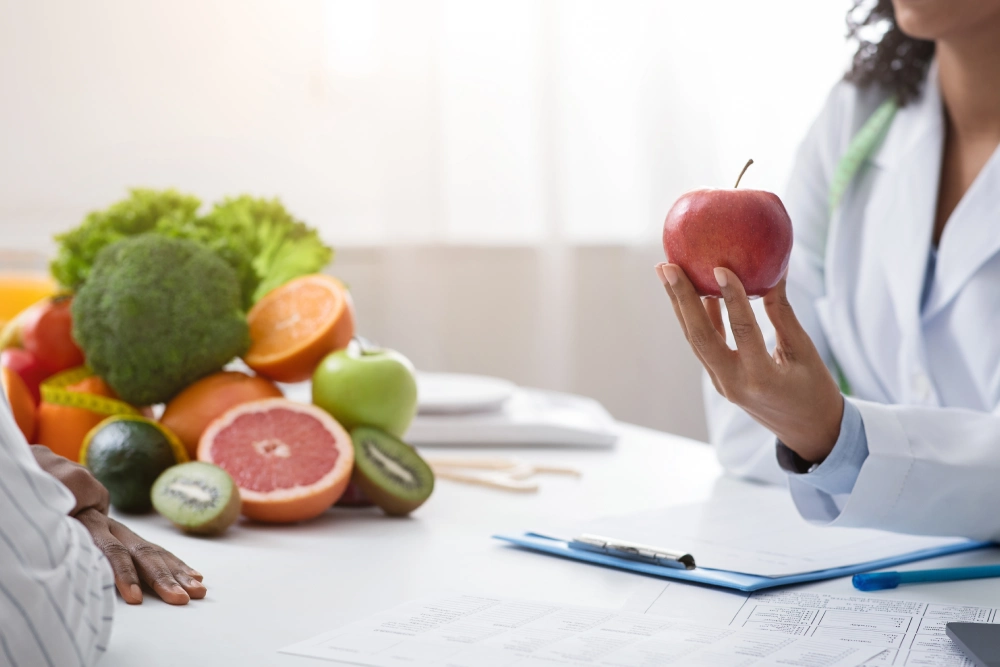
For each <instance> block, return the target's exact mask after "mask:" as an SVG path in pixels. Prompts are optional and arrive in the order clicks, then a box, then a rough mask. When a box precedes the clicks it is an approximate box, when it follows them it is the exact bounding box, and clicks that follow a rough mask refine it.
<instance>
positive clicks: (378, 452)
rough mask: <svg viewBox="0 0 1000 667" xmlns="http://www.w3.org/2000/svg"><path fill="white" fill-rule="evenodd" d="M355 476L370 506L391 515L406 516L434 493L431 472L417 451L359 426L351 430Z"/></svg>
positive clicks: (353, 479) (374, 429)
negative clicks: (370, 502)
mask: <svg viewBox="0 0 1000 667" xmlns="http://www.w3.org/2000/svg"><path fill="white" fill-rule="evenodd" d="M351 440H352V441H353V443H354V474H353V476H352V477H351V481H353V482H354V483H355V484H357V485H358V487H359V488H360V489H361V490H362V491H363V492H364V494H365V496H367V497H368V499H369V500H371V501H372V502H373V503H375V504H376V505H378V506H379V507H381V508H382V511H383V512H385V513H386V514H388V515H390V516H405V515H407V514H409V513H410V512H412V511H413V510H415V509H417V508H418V507H420V506H421V505H423V504H424V501H425V500H427V499H428V498H429V497H430V495H431V492H432V491H434V472H433V471H432V470H431V468H430V466H429V465H427V462H426V461H424V460H423V459H422V458H420V455H419V454H417V450H415V449H413V447H410V446H409V445H408V444H406V443H405V442H403V441H402V440H399V439H398V438H395V437H394V436H391V435H389V434H388V433H386V432H384V431H380V430H379V429H377V428H372V427H370V426H359V427H358V428H356V429H354V430H353V431H351Z"/></svg>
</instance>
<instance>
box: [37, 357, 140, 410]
mask: <svg viewBox="0 0 1000 667" xmlns="http://www.w3.org/2000/svg"><path fill="white" fill-rule="evenodd" d="M90 377H94V371H92V370H90V369H89V368H87V367H86V366H80V367H79V368H72V369H70V370H68V371H63V372H62V373H59V374H57V375H53V376H52V377H50V378H49V379H48V380H46V381H45V382H43V383H42V385H41V390H42V400H43V401H44V402H46V403H53V404H55V405H65V406H69V407H71V408H82V409H84V410H90V411H91V412H96V413H98V414H101V415H138V414H139V411H138V410H136V409H135V408H133V407H132V406H131V405H129V404H128V403H126V402H124V401H119V400H117V399H114V398H108V397H106V396H98V395H96V394H85V393H83V392H80V391H70V390H69V389H67V388H66V387H70V386H72V385H74V384H77V383H78V382H82V381H84V380H86V379H87V378H90Z"/></svg>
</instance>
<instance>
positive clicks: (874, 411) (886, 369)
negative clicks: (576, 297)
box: [706, 66, 1000, 539]
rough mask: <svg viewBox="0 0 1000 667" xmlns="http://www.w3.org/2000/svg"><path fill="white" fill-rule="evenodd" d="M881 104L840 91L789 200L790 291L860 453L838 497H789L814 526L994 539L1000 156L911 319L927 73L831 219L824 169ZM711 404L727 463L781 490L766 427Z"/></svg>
mask: <svg viewBox="0 0 1000 667" xmlns="http://www.w3.org/2000/svg"><path fill="white" fill-rule="evenodd" d="M884 99H885V95H884V94H883V93H880V92H879V91H878V90H867V91H859V90H857V89H856V88H855V87H853V86H852V85H849V84H845V83H841V84H839V85H837V86H836V87H835V88H834V90H833V92H832V93H831V95H830V97H829V99H828V101H827V104H826V106H825V108H824V109H823V111H822V113H821V115H820V116H819V118H818V119H817V120H816V122H815V124H814V125H813V127H812V129H811V131H810V132H809V135H808V136H807V138H806V140H805V142H804V143H803V145H802V147H801V148H800V151H799V154H798V158H797V164H796V166H795V170H794V173H793V176H792V180H791V183H790V184H789V188H788V191H787V193H786V196H785V198H784V202H785V205H786V207H787V209H788V212H789V214H790V215H791V218H792V222H793V224H794V229H795V245H794V249H793V251H792V259H791V262H790V271H789V299H790V301H791V302H792V305H793V306H794V308H795V312H796V314H797V315H798V317H799V320H800V321H801V322H802V324H803V325H804V326H805V328H806V330H807V331H808V332H809V334H810V336H811V337H812V340H813V342H814V343H815V344H816V347H817V348H818V349H819V351H820V353H821V354H822V356H823V358H824V359H825V360H826V361H827V363H828V365H831V367H832V363H833V359H836V363H837V364H838V365H839V366H840V368H841V369H842V371H843V373H844V375H845V376H846V377H847V379H848V380H849V382H850V385H851V388H852V396H851V397H849V398H848V399H847V400H849V401H851V402H853V403H854V405H856V406H857V408H858V410H859V411H860V413H861V416H862V419H863V421H864V427H865V432H866V434H867V438H868V449H869V456H868V459H867V460H866V462H865V464H864V466H863V468H862V469H861V473H860V475H859V476H858V479H857V483H856V485H855V487H854V490H853V491H852V492H851V493H850V494H849V495H845V496H842V497H836V496H835V497H831V496H828V495H826V494H824V493H822V492H820V491H817V490H816V489H814V488H812V487H811V486H809V485H807V484H805V483H804V482H802V481H800V480H797V479H795V478H794V477H792V478H791V480H790V481H789V484H790V487H791V492H792V495H793V497H794V499H795V502H796V505H797V506H798V508H799V511H800V512H801V513H802V515H803V516H805V517H806V518H807V519H810V520H813V521H820V522H831V523H832V525H840V526H864V527H871V528H882V529H886V530H893V531H898V532H907V533H922V534H934V535H961V536H966V537H972V538H982V539H1000V150H998V151H996V152H994V154H993V155H992V157H991V158H990V160H989V162H988V163H987V164H986V166H985V167H984V168H983V170H982V172H981V173H980V174H979V176H978V177H977V179H976V180H975V182H974V183H973V184H972V186H971V187H970V188H969V190H968V192H966V194H965V196H964V197H963V199H962V201H961V202H960V203H959V205H958V207H957V208H956V209H955V211H954V212H953V213H952V215H951V219H950V220H949V221H948V224H947V226H946V228H945V230H944V234H943V236H942V238H941V242H940V244H939V248H938V259H937V269H936V277H935V279H934V283H933V287H932V291H931V293H930V295H929V298H928V301H927V303H926V306H925V308H924V310H923V312H921V307H920V299H921V291H922V288H923V283H924V275H925V270H926V267H927V260H928V256H929V252H930V248H931V236H932V232H933V226H934V216H935V206H936V198H937V191H938V183H939V175H940V169H941V157H942V149H943V138H944V122H945V121H944V111H943V108H942V103H941V96H940V90H939V87H938V82H937V71H936V67H934V66H932V67H931V70H930V73H929V75H928V81H927V84H926V86H925V89H924V92H923V94H922V96H921V98H920V99H919V100H917V101H915V102H912V103H911V104H910V105H908V106H906V107H904V108H902V109H900V111H899V112H898V113H897V115H896V117H895V119H894V121H893V123H892V125H891V127H890V129H889V132H888V134H887V135H886V138H885V140H884V142H883V143H882V144H881V146H880V147H879V148H878V149H877V150H876V151H875V153H874V154H873V155H872V157H871V159H870V161H869V164H868V165H866V166H863V167H862V168H861V170H859V172H858V174H857V176H856V177H855V179H854V181H853V183H852V185H851V186H850V187H849V189H848V190H847V192H846V193H845V195H844V197H843V199H842V202H841V205H840V206H839V208H838V210H837V211H836V213H834V214H833V216H832V217H831V216H830V215H829V212H828V206H829V204H828V196H829V191H830V179H831V176H832V174H833V172H834V169H835V167H836V165H837V163H838V161H839V159H840V157H841V156H842V155H843V153H844V151H845V150H846V148H847V145H848V144H849V142H850V140H851V138H852V137H853V136H854V134H855V133H856V132H857V130H858V129H859V128H860V126H861V125H862V124H863V123H864V121H865V120H866V119H867V118H868V117H869V116H870V114H871V113H872V112H873V111H874V110H875V108H876V107H877V106H878V104H879V103H880V102H881V101H883V100H884ZM759 306H760V304H759V303H756V304H755V308H757V315H758V321H759V322H760V323H761V326H762V328H763V329H764V332H765V336H766V337H767V339H768V342H769V345H771V346H773V344H774V333H773V329H771V327H770V324H769V322H768V321H767V317H766V316H765V315H764V314H763V312H762V310H760V308H759ZM730 340H732V339H730ZM706 400H707V404H708V413H709V431H710V434H711V439H712V441H713V442H714V443H715V445H716V446H717V448H718V450H717V451H718V455H719V459H720V460H721V462H722V463H723V465H724V466H725V467H726V468H727V469H729V470H730V471H732V472H734V473H736V474H738V475H742V476H746V477H752V478H756V479H762V480H765V481H772V482H782V483H783V482H784V479H785V477H786V475H785V473H784V472H783V471H781V470H780V469H779V468H778V466H777V463H776V460H775V440H774V436H773V435H772V434H771V433H769V432H767V431H766V430H765V429H764V428H763V427H761V426H759V425H758V424H756V423H755V422H753V421H752V420H751V419H750V417H748V416H747V415H746V413H744V412H743V411H742V410H741V409H739V408H737V407H735V406H733V405H731V404H729V403H728V402H726V401H725V399H723V398H721V397H720V396H718V395H717V394H716V393H715V391H714V389H712V387H711V385H710V384H709V383H706Z"/></svg>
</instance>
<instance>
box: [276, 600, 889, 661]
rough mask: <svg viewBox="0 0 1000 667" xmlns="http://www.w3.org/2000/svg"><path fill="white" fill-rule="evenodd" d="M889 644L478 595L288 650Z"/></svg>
mask: <svg viewBox="0 0 1000 667" xmlns="http://www.w3.org/2000/svg"><path fill="white" fill-rule="evenodd" d="M881 651H882V649H881V648H877V647H874V648H873V647H869V646H851V645H848V644H846V643H844V642H838V641H825V640H822V639H817V638H809V637H795V636H788V635H783V634H778V633H771V632H760V631H748V630H739V629H735V628H727V627H721V626H712V625H700V624H696V623H689V622H685V621H682V620H677V619H670V618H662V617H656V616H652V615H642V614H636V613H631V612H621V611H613V610H609V609H597V608H590V607H568V606H560V605H555V604H548V603H542V602H532V601H526V600H512V599H507V598H499V597H485V596H474V595H451V596H438V597H434V598H431V599H428V600H423V601H419V602H412V603H409V604H405V605H402V606H400V607H396V608H395V609H391V610H389V611H387V612H383V613H381V614H378V615H376V616H373V617H372V618H369V619H366V620H363V621H359V622H357V623H352V624H350V625H347V626H345V627H343V628H340V629H339V630H335V631H333V632H329V633H327V634H324V635H320V636H319V637H316V638H314V639H310V640H308V641H305V642H302V643H300V644H295V645H293V646H289V647H287V648H285V649H282V652H283V653H291V654H294V655H302V656H308V657H311V658H320V659H325V660H330V661H334V662H347V663H351V664H355V665H370V666H372V667H396V666H399V665H405V666H406V667H432V666H445V665H447V667H493V666H495V667H500V666H503V667H532V666H538V667H541V666H543V665H544V666H546V667H553V666H554V665H555V666H558V665H566V666H575V665H588V666H590V667H593V666H595V665H597V666H604V667H621V666H623V665H668V664H669V665H674V664H676V665H686V666H689V667H765V666H777V665H782V666H783V667H857V665H860V664H862V663H863V662H865V661H866V660H869V659H870V658H872V657H873V656H875V655H877V654H878V653H880V652H881Z"/></svg>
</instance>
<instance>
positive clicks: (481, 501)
mask: <svg viewBox="0 0 1000 667" xmlns="http://www.w3.org/2000/svg"><path fill="white" fill-rule="evenodd" d="M622 430H623V436H622V438H621V441H620V442H619V445H618V447H617V448H616V449H615V450H609V451H580V450H573V451H571V450H554V449H549V450H517V451H512V450H503V451H497V450H493V451H486V450H482V449H477V450H475V451H472V450H456V449H448V450H429V451H428V452H426V453H428V454H429V455H456V454H461V455H465V454H469V455H476V456H480V455H482V456H487V455H501V456H517V457H520V458H524V459H529V460H533V461H539V462H558V463H561V464H567V465H572V466H574V467H577V468H579V469H580V470H582V471H583V473H584V476H583V478H582V479H579V480H576V479H571V478H563V477H557V476H551V477H545V478H543V480H542V489H541V491H540V492H539V493H537V494H526V495H518V494H512V493H504V492H501V491H496V490H491V489H486V488H481V487H473V486H466V485H461V484H458V483H455V482H447V481H440V482H439V483H438V486H437V488H436V490H435V492H434V495H433V496H432V498H431V499H430V500H429V501H428V502H427V504H426V505H424V507H422V508H420V509H419V510H418V511H417V512H416V513H415V514H414V515H413V516H412V517H411V518H409V519H389V518H386V517H384V516H382V515H381V513H380V512H379V511H378V510H376V509H366V510H340V509H337V510H333V511H330V512H328V513H327V514H326V515H325V516H323V517H321V518H320V519H317V520H315V521H312V522H309V523H306V524H303V525H295V526H263V525H255V524H249V523H244V522H241V523H239V524H237V525H236V526H234V527H233V528H232V529H231V530H230V531H229V532H228V533H227V534H226V535H225V536H224V537H221V538H215V539H199V538H193V537H187V536H185V535H182V534H181V533H179V532H177V531H176V530H174V529H173V528H172V527H171V526H170V525H169V524H168V522H167V521H166V520H165V519H163V518H162V517H159V516H157V515H149V516H144V517H138V518H137V517H124V518H123V520H124V521H126V522H127V523H128V525H129V526H131V527H132V528H134V529H135V530H136V531H137V532H139V533H140V534H141V535H143V536H144V537H145V538H147V539H149V540H151V541H153V542H157V543H159V544H161V545H162V546H164V547H166V548H167V549H169V550H171V551H173V552H174V553H176V554H177V555H178V556H180V557H181V558H183V559H185V560H186V561H187V562H188V564H189V565H191V566H192V567H194V568H196V569H198V570H200V571H201V572H202V573H203V574H204V575H205V584H206V585H207V586H208V589H209V592H208V597H207V598H206V599H204V600H201V601H194V602H192V603H191V604H189V605H188V606H186V607H170V606H168V605H166V604H164V603H162V602H160V601H159V600H158V599H156V598H155V596H154V595H153V594H151V593H149V592H147V594H146V599H145V601H144V602H143V604H142V605H141V606H129V605H126V604H124V603H123V602H121V601H120V600H119V604H118V608H117V611H116V615H115V625H114V632H113V635H112V638H111V645H110V648H109V650H108V654H107V656H106V657H105V659H104V661H103V662H102V663H101V664H102V665H104V666H105V667H118V666H128V667H134V666H135V665H143V666H144V667H156V666H159V665H164V666H168V665H169V666H170V667H176V666H178V665H181V666H184V665H189V666H191V667H195V666H199V667H200V666H201V665H206V666H211V667H230V666H232V667H250V666H253V665H279V666H281V665H286V666H300V667H301V666H303V665H311V664H321V663H319V662H316V661H314V660H311V659H307V658H299V657H294V656H288V655H282V654H278V653H277V652H276V651H277V650H278V649H279V648H281V647H284V646H287V645H288V644H291V643H294V642H297V641H300V640H303V639H307V638H309V637H312V636H314V635H317V634H320V633H321V632H325V631H327V630H331V629H333V628H336V627H338V626H340V625H343V624H345V623H348V622H349V621H352V620H355V619H358V618H361V617H364V616H367V615H369V614H372V613H374V612H377V611H380V610H383V609H387V608H389V607H393V606H395V605H397V604H400V603H402V602H405V601H407V600H412V599H414V598H418V597H422V596H424V595H428V594H431V593H434V592H438V591H441V590H451V591H456V592H471V593H486V594H502V595H509V596H514V597H521V598H533V599H537V600H548V601H553V602H559V603H565V604H582V605H594V606H603V607H620V606H621V605H622V604H623V603H624V602H625V601H626V600H627V599H628V598H629V597H630V596H631V595H632V594H633V593H634V592H635V591H636V590H637V589H638V588H639V587H641V586H649V585H650V584H649V579H647V578H646V577H642V576H640V575H636V574H630V573H626V572H622V571H618V570H612V569H605V568H600V567H595V566H592V565H586V564H583V563H576V562H572V561H566V560H562V559H558V558H551V557H546V556H542V555H536V554H532V553H528V552H524V551H520V550H517V549H514V548H511V547H506V546H504V545H502V544H501V543H499V542H497V541H495V540H491V539H490V535H491V534H493V533H496V532H505V531H510V532H521V531H524V530H529V529H532V528H538V527H540V526H541V525H543V523H544V522H547V521H548V520H551V519H554V520H570V521H573V520H579V519H586V518H588V517H592V516H597V515H602V514H616V513H625V512H630V511H637V510H640V509H646V508H649V507H656V506H666V505H671V504H680V503H686V502H693V501H699V500H704V499H706V498H707V497H708V496H709V495H710V494H711V493H712V488H713V485H714V484H715V482H716V481H717V480H718V478H719V476H720V475H721V474H722V473H721V469H720V467H719V465H718V463H717V462H716V460H715V456H714V453H713V452H712V450H711V448H710V447H708V446H706V445H704V444H701V443H696V442H693V441H691V440H686V439H684V438H679V437H677V436H672V435H667V434H664V433H658V432H655V431H650V430H646V429H641V428H638V427H633V426H622ZM119 518H122V517H119ZM983 562H1000V550H988V551H979V552H973V553H968V554H960V555H956V556H950V557H946V558H939V559H936V560H934V561H925V562H923V563H919V564H913V565H911V566H910V567H912V568H923V567H932V566H954V565H962V564H974V563H983ZM904 567H905V566H904ZM808 588H809V589H811V590H816V591H823V592H829V593H847V592H852V591H853V589H852V588H851V584H850V579H849V578H842V579H836V580H832V581H827V582H821V583H818V584H811V585H809V586H808ZM891 597H895V598H905V599H913V600H928V601H940V602H953V603H964V604H974V605H983V606H988V605H996V604H997V601H998V600H1000V581H998V580H980V581H966V582H954V583H948V584H930V585H921V586H911V587H902V588H900V589H897V590H895V591H891Z"/></svg>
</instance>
